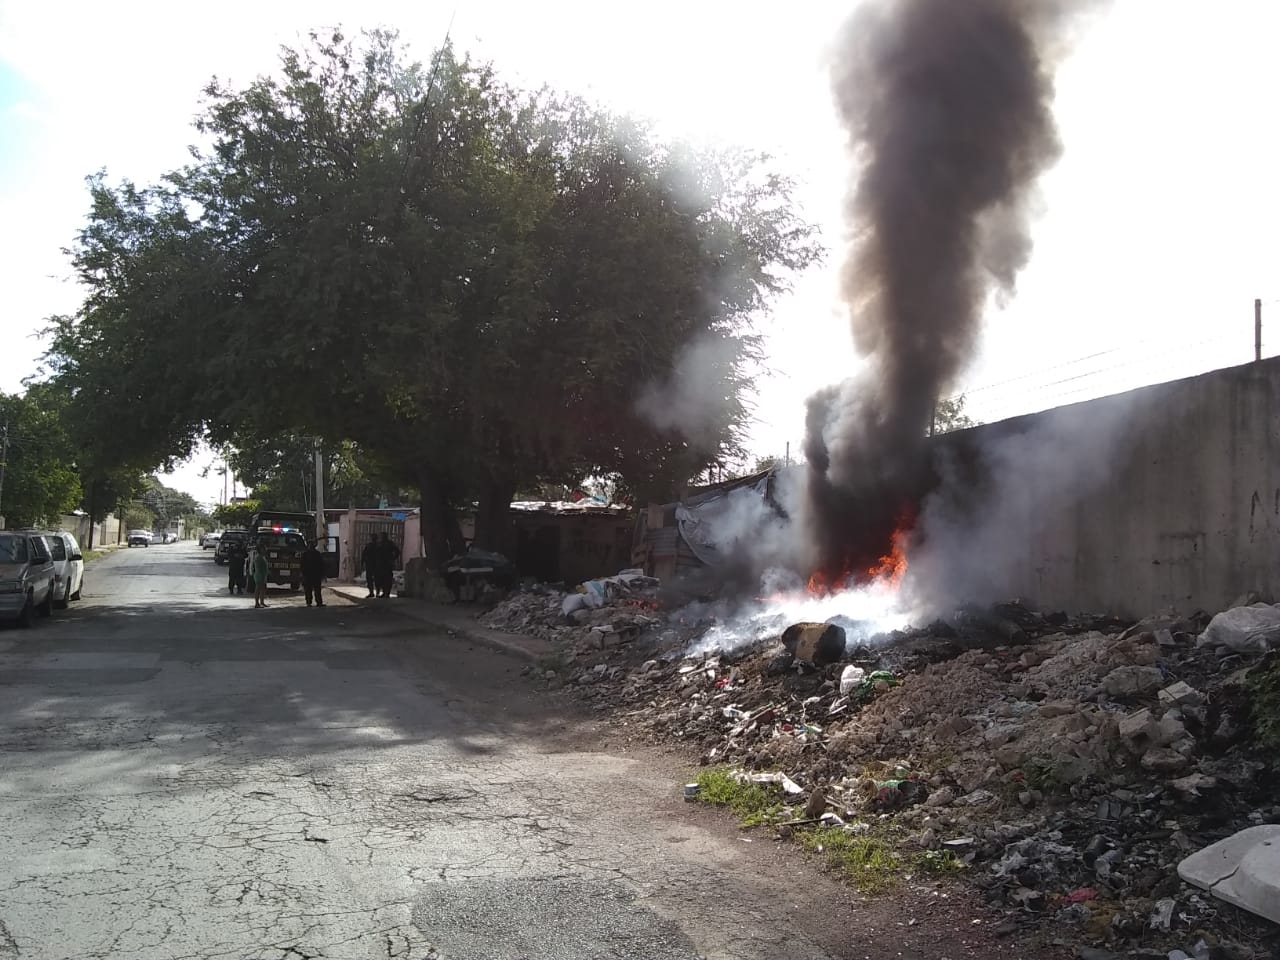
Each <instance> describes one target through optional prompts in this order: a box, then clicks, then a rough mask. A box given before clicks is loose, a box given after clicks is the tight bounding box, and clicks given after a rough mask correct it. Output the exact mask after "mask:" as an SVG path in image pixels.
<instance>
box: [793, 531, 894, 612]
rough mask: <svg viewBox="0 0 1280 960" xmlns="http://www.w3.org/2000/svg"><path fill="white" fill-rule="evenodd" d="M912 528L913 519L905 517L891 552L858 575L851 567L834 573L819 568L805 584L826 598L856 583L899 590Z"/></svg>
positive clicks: (891, 542)
mask: <svg viewBox="0 0 1280 960" xmlns="http://www.w3.org/2000/svg"><path fill="white" fill-rule="evenodd" d="M910 530H911V525H910V519H909V518H904V519H903V520H902V521H901V522H899V524H898V526H897V528H896V529H895V530H894V531H893V535H892V537H891V538H890V548H889V552H888V553H886V554H884V555H883V556H882V557H880V559H879V560H877V561H876V562H875V563H873V564H872V565H871V566H869V567H867V569H866V571H865V572H863V573H861V574H855V573H854V572H853V571H852V570H842V571H840V572H839V573H837V574H835V575H834V576H833V575H831V574H828V573H827V572H826V571H823V570H818V571H816V572H815V573H814V574H813V576H811V577H810V578H809V582H808V584H807V585H806V586H807V588H808V591H809V593H811V594H813V595H814V596H819V597H823V596H827V595H828V594H832V593H838V592H839V591H841V590H844V589H846V588H848V587H849V586H851V585H852V584H853V583H855V582H857V583H868V582H869V583H874V584H878V585H880V586H884V587H889V588H891V589H897V588H898V586H899V585H900V584H901V583H902V578H903V576H904V575H905V574H906V572H907V536H908V534H909V533H910Z"/></svg>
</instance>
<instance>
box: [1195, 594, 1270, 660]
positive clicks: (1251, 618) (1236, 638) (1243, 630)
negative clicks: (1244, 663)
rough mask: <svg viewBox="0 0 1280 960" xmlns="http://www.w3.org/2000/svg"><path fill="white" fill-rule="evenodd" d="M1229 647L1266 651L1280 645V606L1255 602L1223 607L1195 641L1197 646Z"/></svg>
mask: <svg viewBox="0 0 1280 960" xmlns="http://www.w3.org/2000/svg"><path fill="white" fill-rule="evenodd" d="M1210 644H1211V645H1213V646H1226V647H1230V648H1231V649H1232V650H1236V651H1239V652H1240V653H1266V652H1267V651H1268V650H1274V649H1275V648H1276V647H1277V646H1280V607H1273V606H1272V605H1271V604H1269V603H1255V604H1252V605H1251V606H1248V607H1233V608H1232V609H1230V610H1224V611H1222V613H1220V614H1218V615H1217V616H1216V617H1214V618H1213V619H1212V620H1210V621H1209V626H1208V627H1206V628H1205V631H1204V633H1202V634H1200V637H1199V639H1198V640H1196V646H1197V647H1203V646H1207V645H1210Z"/></svg>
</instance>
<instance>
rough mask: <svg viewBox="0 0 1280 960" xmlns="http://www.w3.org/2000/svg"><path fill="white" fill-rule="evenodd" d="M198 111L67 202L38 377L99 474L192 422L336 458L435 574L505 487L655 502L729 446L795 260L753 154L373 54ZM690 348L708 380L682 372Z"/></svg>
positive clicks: (785, 214)
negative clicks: (95, 441)
mask: <svg viewBox="0 0 1280 960" xmlns="http://www.w3.org/2000/svg"><path fill="white" fill-rule="evenodd" d="M205 94H206V101H205V104H204V108H203V111H202V112H201V114H200V115H199V118H198V120H197V128H198V129H199V130H200V132H201V134H202V135H203V137H204V139H205V141H206V142H207V143H209V144H210V146H209V147H208V148H207V149H206V150H203V151H195V152H194V159H193V162H192V163H191V164H190V165H189V166H188V167H187V168H186V169H184V170H181V171H178V172H175V173H173V174H171V175H170V176H169V177H167V178H166V179H165V180H164V181H163V182H162V183H161V184H160V185H158V186H155V187H150V188H146V189H139V188H137V187H136V186H134V185H132V184H129V183H124V184H121V185H120V186H117V187H109V186H108V185H107V184H106V182H105V180H104V179H103V178H101V177H99V178H95V179H94V180H93V181H92V182H91V189H92V195H93V208H92V211H91V214H90V219H89V224H88V226H87V227H86V229H85V230H84V231H83V232H82V234H81V236H80V240H79V243H78V244H77V246H76V248H75V250H74V260H75V263H76V267H77V269H78V271H79V272H80V275H81V278H82V279H83V280H84V282H85V283H86V284H87V285H88V287H89V289H90V291H91V292H90V296H89V298H88V299H87V301H86V303H85V306H84V308H83V309H82V310H81V311H80V312H79V314H77V316H76V317H74V318H63V319H61V320H58V321H56V322H55V337H54V341H53V349H52V350H51V353H50V362H51V369H52V370H53V371H54V374H55V376H56V377H59V378H62V379H65V380H66V381H68V382H69V383H70V384H72V385H73V386H74V387H75V389H76V391H77V392H76V393H75V399H76V402H77V403H83V402H84V401H85V400H86V398H88V397H90V396H95V397H98V398H99V399H98V400H96V401H95V403H96V404H97V405H98V407H99V409H97V410H96V411H95V415H96V416H99V417H101V416H109V417H111V418H112V419H113V420H121V421H122V422H123V423H124V434H125V435H124V436H123V437H122V443H121V449H120V457H121V462H127V463H132V462H136V461H140V460H146V459H148V458H150V459H152V460H163V459H165V458H169V457H173V456H177V455H180V454H182V453H184V452H185V451H187V450H189V449H190V445H191V443H192V441H193V439H194V438H195V437H196V436H198V435H199V434H200V432H201V431H202V430H207V431H208V432H209V434H210V436H211V437H212V438H213V440H214V441H215V442H219V443H224V444H234V445H236V446H237V448H238V449H240V450H241V454H242V455H241V459H242V460H243V461H244V465H245V466H248V467H250V468H251V470H250V472H253V471H257V470H265V469H266V464H267V462H268V461H270V460H271V459H272V458H273V455H274V454H279V456H278V457H275V458H274V459H275V462H276V464H277V465H282V466H283V465H285V464H286V463H287V462H288V461H290V460H291V457H292V454H291V453H289V452H288V451H287V450H285V449H281V448H283V447H285V446H287V445H288V444H289V443H292V442H293V440H289V439H285V440H282V441H280V442H279V443H274V444H273V443H272V442H271V440H264V439H263V438H289V437H293V438H295V439H296V438H297V437H300V436H301V437H307V436H321V437H323V438H325V440H326V442H327V444H328V445H329V446H330V449H339V448H341V445H342V444H343V443H344V442H345V443H354V444H355V445H356V447H355V448H356V449H358V450H359V451H360V454H361V456H362V457H363V458H365V459H366V460H367V462H369V463H375V464H377V469H378V471H379V473H380V474H381V476H380V477H379V478H378V479H379V480H385V479H392V480H395V481H396V482H398V483H399V484H402V485H406V486H412V487H416V488H417V489H418V490H419V491H420V494H421V497H422V503H423V517H424V533H425V535H426V537H427V540H428V543H429V544H430V547H431V550H432V552H433V554H434V555H437V556H438V555H440V554H441V553H442V552H444V551H445V550H449V549H456V548H457V546H458V544H457V543H456V542H454V541H455V540H456V524H451V522H450V520H451V517H452V510H453V508H454V507H455V506H457V505H459V504H462V503H472V502H474V503H477V504H478V505H479V515H478V518H477V530H476V535H477V539H478V540H479V541H480V542H482V543H484V544H487V545H498V546H500V545H501V541H502V539H503V536H504V530H505V518H506V510H507V508H508V506H509V503H510V500H511V497H512V495H513V494H514V492H515V491H516V489H517V488H521V487H523V488H530V487H536V486H538V485H541V484H544V483H560V484H568V483H576V482H578V481H579V480H580V479H581V478H582V477H584V476H589V475H590V476H607V477H615V478H617V479H618V482H619V483H620V484H621V485H622V486H624V487H625V488H626V489H628V490H630V491H632V492H633V493H635V494H638V495H642V496H643V495H660V494H658V491H661V490H662V489H663V488H666V489H668V490H669V488H670V487H671V486H672V485H674V484H677V483H680V482H682V481H685V480H687V479H688V478H689V477H692V476H695V475H697V474H698V473H700V472H701V471H703V470H705V469H706V468H707V467H708V466H709V465H711V464H714V463H723V462H724V461H725V460H726V459H728V458H730V457H731V456H735V455H737V454H738V452H739V447H740V440H741V431H742V429H743V427H744V424H745V423H746V421H747V418H748V416H749V407H748V403H749V398H748V396H747V394H748V390H749V385H750V377H751V375H752V371H753V363H754V361H755V360H756V359H757V353H758V340H757V338H756V336H755V334H754V333H753V330H752V326H751V320H752V317H753V316H754V315H755V314H757V313H758V312H759V311H761V310H762V309H764V308H765V307H766V306H767V305H768V303H769V301H770V299H771V298H772V297H773V296H774V295H775V294H777V293H778V292H779V291H780V290H782V289H783V288H784V286H785V283H786V277H787V276H788V275H789V273H790V272H791V271H794V270H798V269H801V268H803V267H804V266H806V265H807V264H809V263H810V262H812V261H813V259H814V258H815V257H816V256H817V255H818V250H817V247H816V245H815V244H814V242H813V239H812V231H811V229H810V228H809V227H808V226H807V225H806V224H804V223H802V222H801V221H799V220H798V219H797V218H796V217H795V216H794V214H793V213H792V212H791V207H790V204H789V202H788V199H789V189H790V185H789V184H788V183H787V182H786V181H785V180H783V179H781V178H779V177H778V176H776V175H775V174H773V173H771V172H770V171H769V169H768V163H767V158H765V157H762V156H756V155H751V154H747V153H742V152H721V153H714V152H709V151H698V150H694V149H692V148H689V147H684V146H673V145H669V144H665V143H663V142H661V141H660V140H658V139H657V138H656V137H655V136H654V135H653V133H652V131H651V130H649V129H648V128H647V127H646V126H644V125H643V124H640V123H637V122H635V121H633V120H630V119H628V118H625V117H618V116H614V115H612V114H609V113H607V112H605V111H602V110H599V109H597V108H594V107H592V106H590V105H589V104H587V103H585V102H583V101H581V100H578V99H575V98H571V97H562V96H557V95H555V94H552V93H549V92H546V91H542V92H538V93H526V92H522V91H519V90H516V89H513V88H511V87H509V86H507V85H506V84H504V83H502V82H501V81H500V80H499V79H498V78H497V77H496V76H495V74H494V72H493V70H492V69H491V68H489V67H488V66H484V65H479V64H475V63H472V62H470V61H469V60H467V59H466V58H460V57H458V56H457V55H456V54H455V53H454V51H453V50H452V49H450V48H448V47H445V48H444V49H442V50H440V51H439V52H438V53H437V55H436V56H435V57H434V59H433V62H432V64H431V65H430V67H424V66H422V65H420V64H417V63H415V62H413V61H411V60H410V59H409V58H408V57H407V56H406V54H405V51H404V50H403V49H402V48H401V47H400V45H399V43H398V41H397V40H396V39H395V37H394V36H392V35H390V34H386V33H375V34H371V35H368V36H366V37H364V38H362V40H361V41H360V42H358V43H353V42H352V41H350V40H348V39H346V38H345V37H343V36H342V35H341V34H340V33H333V34H331V35H323V36H321V35H315V36H313V37H312V41H311V43H309V44H308V45H306V46H305V47H303V48H302V49H300V50H286V51H284V53H283V56H282V62H281V68H280V72H279V74H278V75H277V76H274V77H264V78H260V79H258V80H256V81H254V82H253V83H251V84H249V85H248V86H246V87H244V88H240V89H236V88H232V87H229V86H226V85H223V84H220V83H217V82H214V83H211V84H210V85H209V86H208V88H207V89H206V91H205ZM694 344H699V345H707V344H710V345H711V347H712V350H711V355H713V356H715V357H716V358H717V362H716V363H714V364H703V365H702V366H701V367H700V368H698V369H695V370H690V369H688V362H687V361H688V358H689V356H690V352H689V351H690V349H691V348H692V346H693V345H694ZM193 354H194V355H197V356H201V357H206V358H207V362H205V363H204V364H202V365H201V366H200V368H199V370H197V371H195V372H194V374H191V373H188V372H187V371H184V376H183V377H180V378H177V377H174V376H172V372H173V371H174V370H176V369H177V358H178V357H179V356H182V357H190V356H192V355H193ZM122 369H129V370H130V371H131V375H130V376H128V377H121V376H120V375H119V372H120V371H121V370H122ZM681 377H683V378H685V379H686V380H687V379H690V378H694V379H700V380H702V381H703V382H704V383H705V385H706V386H707V387H708V390H709V395H710V396H712V397H713V398H715V399H716V401H717V402H716V403H715V404H714V407H715V410H716V415H715V417H714V418H712V421H711V422H709V423H701V424H699V425H698V429H697V430H688V429H684V428H683V427H682V424H685V423H687V422H688V421H689V418H687V417H683V416H681V417H673V418H666V417H661V416H659V417H655V416H653V415H651V414H650V415H646V414H645V413H642V411H641V409H640V407H639V406H638V404H637V399H636V398H637V396H638V395H639V394H640V393H641V392H642V390H644V389H645V388H646V387H651V386H652V385H655V384H656V385H659V388H658V392H659V395H661V393H662V388H661V385H662V384H666V383H668V382H673V378H681ZM94 391H97V392H96V393H95V392H94ZM245 438H251V440H252V443H248V444H246V443H244V441H245ZM237 441H239V443H237ZM254 444H257V445H258V447H259V448H261V449H255V447H254ZM272 446H275V447H276V448H277V449H275V450H274V451H273V454H272V455H265V454H264V451H265V450H267V448H270V447H272ZM290 469H291V467H289V466H283V473H276V474H272V475H271V479H270V480H268V479H266V478H267V474H266V473H261V475H260V477H259V482H260V483H262V484H265V485H267V486H270V485H271V484H272V483H276V482H280V480H281V478H282V477H285V476H287V475H288V471H289V470H290ZM352 489H355V481H353V487H352ZM273 492H274V493H281V492H282V490H274V491H273Z"/></svg>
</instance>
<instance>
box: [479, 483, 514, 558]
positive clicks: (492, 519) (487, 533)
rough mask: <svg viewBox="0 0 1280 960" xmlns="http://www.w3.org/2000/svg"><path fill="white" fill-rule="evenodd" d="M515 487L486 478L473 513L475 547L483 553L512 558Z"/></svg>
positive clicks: (511, 484)
mask: <svg viewBox="0 0 1280 960" xmlns="http://www.w3.org/2000/svg"><path fill="white" fill-rule="evenodd" d="M515 494H516V486H515V483H514V482H512V481H509V480H507V479H506V478H500V477H489V478H488V479H487V480H486V482H485V484H484V486H483V487H482V488H481V490H480V505H479V509H478V510H477V511H476V539H475V545H476V546H477V547H480V548H481V549H484V550H493V551H494V552H496V553H501V554H505V555H506V556H508V557H509V556H511V553H512V551H511V545H512V542H513V541H514V539H515V527H514V526H513V524H512V523H511V500H512V498H513V497H514V496H515Z"/></svg>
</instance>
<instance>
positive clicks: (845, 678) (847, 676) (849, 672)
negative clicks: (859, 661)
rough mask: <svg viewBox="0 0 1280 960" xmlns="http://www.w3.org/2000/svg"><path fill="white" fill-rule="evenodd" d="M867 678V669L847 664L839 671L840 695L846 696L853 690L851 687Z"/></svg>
mask: <svg viewBox="0 0 1280 960" xmlns="http://www.w3.org/2000/svg"><path fill="white" fill-rule="evenodd" d="M865 679H867V671H865V670H863V669H862V668H861V667H855V666H854V665H853V664H852V663H851V664H849V665H848V666H847V667H845V668H844V670H843V671H842V672H841V673H840V696H842V697H847V696H848V695H849V694H850V693H852V692H853V688H854V687H856V686H857V685H858V684H860V683H862V681H863V680H865Z"/></svg>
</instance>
